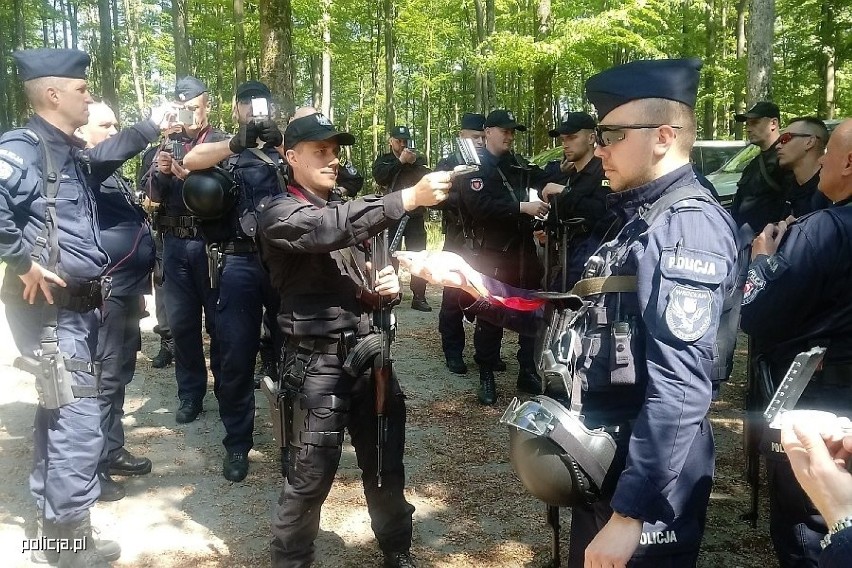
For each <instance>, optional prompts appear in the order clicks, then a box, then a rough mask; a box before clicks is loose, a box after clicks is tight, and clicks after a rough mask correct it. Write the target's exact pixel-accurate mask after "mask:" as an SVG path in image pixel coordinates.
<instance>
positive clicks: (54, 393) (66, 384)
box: [13, 348, 100, 410]
mask: <svg viewBox="0 0 852 568" xmlns="http://www.w3.org/2000/svg"><path fill="white" fill-rule="evenodd" d="M13 366H14V367H15V368H16V369H20V370H21V371H24V372H25V373H30V374H31V375H33V376H35V387H36V392H38V402H39V404H40V405H41V406H42V407H43V408H46V409H47V410H55V409H57V408H60V407H62V406H65V405H67V404H71V403H73V402H76V401H77V400H78V399H80V398H95V397H97V396H98V387H97V384H98V383H99V382H100V365H99V364H97V363H95V364H91V363H84V362H81V361H75V360H73V359H65V357H64V356H63V355H62V352H61V351H59V349H58V348H57V349H56V350H54V351H52V352H50V353H48V354H44V355H41V356H40V357H38V358H35V357H27V356H21V357H17V358H16V359H15V361H14V363H13ZM75 370H78V371H85V372H90V373H92V374H93V375H94V377H95V380H96V386H94V387H88V386H82V385H75V384H74V383H73V379H72V376H71V371H75Z"/></svg>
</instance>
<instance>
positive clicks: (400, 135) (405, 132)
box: [390, 125, 411, 140]
mask: <svg viewBox="0 0 852 568" xmlns="http://www.w3.org/2000/svg"><path fill="white" fill-rule="evenodd" d="M390 137H391V138H396V139H397V140H411V131H410V130H409V129H408V127H407V126H405V125H400V126H394V127H393V128H392V129H391V131H390Z"/></svg>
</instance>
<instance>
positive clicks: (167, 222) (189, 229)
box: [157, 215, 198, 239]
mask: <svg viewBox="0 0 852 568" xmlns="http://www.w3.org/2000/svg"><path fill="white" fill-rule="evenodd" d="M157 225H158V227H159V228H160V231H161V232H163V233H169V234H171V235H174V236H175V237H177V238H179V239H194V238H195V237H196V236H198V219H197V218H196V217H193V216H192V215H176V216H172V215H158V216H157Z"/></svg>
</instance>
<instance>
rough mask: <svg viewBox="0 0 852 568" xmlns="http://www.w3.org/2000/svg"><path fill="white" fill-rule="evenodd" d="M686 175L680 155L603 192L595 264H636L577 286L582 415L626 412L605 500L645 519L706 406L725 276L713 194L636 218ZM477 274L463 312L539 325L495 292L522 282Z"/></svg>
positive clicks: (672, 507)
mask: <svg viewBox="0 0 852 568" xmlns="http://www.w3.org/2000/svg"><path fill="white" fill-rule="evenodd" d="M689 184H691V185H692V186H694V187H699V183H698V181H697V180H696V178H695V175H694V173H693V172H692V167H691V166H689V165H686V166H682V167H680V168H678V169H676V170H675V171H673V172H671V173H669V174H667V175H664V176H662V177H661V178H659V179H657V180H655V181H652V182H650V183H648V184H645V185H643V186H640V187H638V188H634V189H631V190H627V191H623V192H618V193H613V194H611V195H610V196H609V201H610V212H611V213H613V214H614V215H615V216H616V217H617V218H618V219H619V220H620V223H619V224H621V223H623V226H622V227H621V229H620V230H619V231H618V234H617V235H616V236H615V237H614V238H612V239H611V240H608V241H607V242H605V243H604V244H603V245H602V247H601V248H600V249H598V251H597V252H596V254H597V255H600V256H601V257H603V258H604V259H605V261H606V264H605V265H604V271H603V273H602V274H599V276H636V278H637V287H638V290H637V292H636V293H624V292H622V293H606V294H598V295H592V296H589V297H587V298H586V300H587V301H589V302H590V306H589V310H588V311H587V312H586V314H585V316H583V326H584V333H583V334H582V338H581V345H580V346H579V353H580V354H579V357H578V360H577V369H578V371H577V372H578V378H579V379H580V380H582V384H583V414H584V415H585V416H586V419H585V423H586V425H587V426H589V427H590V428H594V427H597V426H611V425H620V424H625V423H627V424H632V433H631V435H630V439H629V445H628V452H627V460H626V465H625V467H624V470H623V471H622V472H621V473H620V475H619V476H618V480H617V483H616V485H615V488H614V492H613V494H612V497H611V500H610V504H611V506H612V508H613V509H614V510H615V511H617V512H619V513H621V514H622V515H625V516H628V517H632V518H635V519H640V520H642V521H645V522H647V523H656V522H659V521H662V522H670V521H671V520H672V518H673V515H674V514H675V512H676V511H677V510H678V506H679V504H678V503H674V502H672V501H671V500H670V497H671V496H672V494H673V490H674V488H675V487H676V486H677V484H678V483H680V482H681V478H680V477H679V476H680V473H681V470H682V469H683V468H684V466H685V462H686V459H687V456H688V454H689V451H690V447H691V445H692V442H693V439H695V438H696V436H697V434H698V432H699V429H700V428H701V426H702V423H703V422H704V420H705V418H706V416H707V412H708V410H709V407H710V402H711V399H712V391H713V384H712V377H713V368H714V359H715V357H716V353H715V351H716V335H717V330H718V327H719V320H720V316H721V312H722V305H723V302H724V300H725V298H727V297H729V296H730V295H731V294H733V292H734V287H735V283H736V265H737V250H738V249H737V244H736V237H735V232H734V225H733V220H732V219H731V218H730V216H729V215H728V214H727V213H726V212H725V211H724V209H722V207H721V206H719V205H718V204H717V203H715V202H708V201H699V200H694V199H688V200H685V201H681V202H679V203H678V204H677V205H676V206H673V207H669V209H668V210H667V211H666V213H665V214H663V215H662V216H660V217H659V218H658V219H657V220H656V222H654V224H653V225H652V226H651V227H648V225H647V224H646V223H645V222H644V220H643V218H642V214H643V213H644V212H645V211H646V210H647V208H648V207H649V206H650V205H651V204H653V203H654V202H655V201H656V200H657V199H658V198H660V196H662V195H663V194H664V193H665V192H667V191H669V190H672V189H675V188H677V187H681V186H684V185H689ZM485 283H486V287H487V289H488V292H489V297H488V298H480V299H479V300H477V302H476V303H474V304H473V306H471V307H470V308H468V311H469V312H471V313H474V314H476V315H477V316H479V317H483V318H486V319H488V320H489V321H491V322H492V323H494V324H496V325H500V326H504V327H509V328H510V329H514V330H516V331H518V332H519V333H525V334H531V333H535V331H536V330H537V328H539V327H540V326H541V325H543V323H544V322H543V319H542V318H543V315H544V308H543V307H539V308H538V309H536V310H535V311H518V310H516V309H512V308H511V307H509V306H510V305H511V304H509V303H508V302H506V301H501V300H499V298H512V297H520V298H534V297H535V296H534V293H533V292H530V291H527V290H520V289H517V288H513V287H511V286H507V285H505V284H503V283H501V282H498V281H497V280H494V279H491V278H485ZM619 295H620V296H621V299H620V301H619V298H618V296H619ZM619 312H620V313H619ZM619 319H620V320H622V321H627V322H629V323H630V326H631V339H630V343H629V349H630V354H631V357H630V358H629V361H628V362H627V363H622V364H617V363H616V362H615V358H614V357H611V354H614V353H615V350H614V346H613V345H612V343H613V339H612V334H611V333H610V325H609V324H610V323H612V322H613V321H616V320H619ZM709 459H712V456H709ZM684 482H686V483H693V481H689V480H687V481H684Z"/></svg>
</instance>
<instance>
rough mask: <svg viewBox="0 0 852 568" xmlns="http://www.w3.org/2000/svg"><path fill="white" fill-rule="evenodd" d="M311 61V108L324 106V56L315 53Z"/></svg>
mask: <svg viewBox="0 0 852 568" xmlns="http://www.w3.org/2000/svg"><path fill="white" fill-rule="evenodd" d="M310 61H311V106H312V107H314V108H320V106H322V55H320V54H318V53H313V54H311V55H310Z"/></svg>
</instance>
